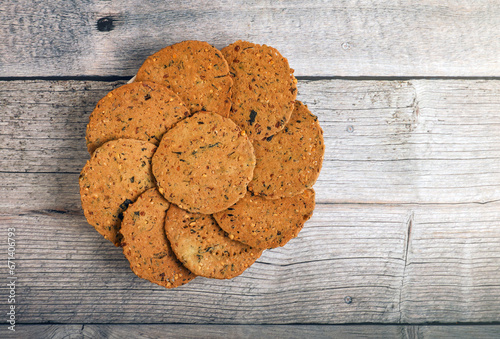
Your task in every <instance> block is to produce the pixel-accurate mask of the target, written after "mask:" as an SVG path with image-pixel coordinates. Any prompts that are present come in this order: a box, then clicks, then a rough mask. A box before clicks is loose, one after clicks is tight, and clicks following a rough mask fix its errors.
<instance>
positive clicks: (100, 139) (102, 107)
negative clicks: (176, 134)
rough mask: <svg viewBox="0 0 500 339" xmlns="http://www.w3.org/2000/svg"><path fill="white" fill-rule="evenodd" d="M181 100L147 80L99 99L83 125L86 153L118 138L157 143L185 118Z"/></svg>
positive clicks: (117, 89) (121, 87) (164, 87)
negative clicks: (87, 120) (85, 132)
mask: <svg viewBox="0 0 500 339" xmlns="http://www.w3.org/2000/svg"><path fill="white" fill-rule="evenodd" d="M189 115H190V113H189V110H188V109H187V107H186V106H185V105H184V103H183V102H182V101H181V99H180V98H179V97H178V96H177V95H176V94H175V93H174V92H172V91H171V90H169V89H168V88H167V87H166V86H163V85H160V84H156V83H154V82H151V81H144V82H133V83H130V84H126V85H123V86H120V87H118V88H116V89H114V90H113V91H111V92H109V93H108V94H107V95H106V96H105V97H104V98H102V99H101V100H99V102H98V103H97V105H96V107H95V109H94V111H93V112H92V114H91V115H90V118H89V123H88V125H87V135H86V140H87V148H88V151H89V153H90V154H92V152H94V150H95V149H96V148H98V147H99V146H101V145H103V144H104V143H105V142H107V141H110V140H115V139H120V138H128V139H136V140H144V141H149V142H151V143H153V144H155V145H158V144H159V143H160V140H161V137H162V136H163V134H164V133H165V132H166V131H167V130H168V129H169V128H170V127H172V125H174V124H175V123H176V122H177V121H179V120H181V119H184V118H185V117H187V116H189Z"/></svg>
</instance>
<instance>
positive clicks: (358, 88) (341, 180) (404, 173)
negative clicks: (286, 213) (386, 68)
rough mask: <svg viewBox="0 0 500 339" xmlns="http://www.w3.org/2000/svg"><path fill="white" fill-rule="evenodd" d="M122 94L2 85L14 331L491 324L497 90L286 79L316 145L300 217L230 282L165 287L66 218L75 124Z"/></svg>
mask: <svg viewBox="0 0 500 339" xmlns="http://www.w3.org/2000/svg"><path fill="white" fill-rule="evenodd" d="M122 83H124V82H104V81H102V82H101V81H40V80H37V81H3V82H0V102H1V104H2V108H3V111H2V121H1V124H2V127H1V133H0V145H2V146H1V149H0V154H1V156H0V179H1V181H0V182H1V184H0V218H1V219H0V222H1V224H2V225H4V227H3V228H2V232H3V233H2V234H3V236H4V239H5V237H6V227H15V228H16V232H17V234H16V244H17V247H16V255H17V257H16V264H17V268H16V269H17V270H18V272H19V275H20V277H22V279H19V281H18V285H17V293H18V295H19V300H20V301H19V304H18V316H19V321H20V322H22V323H33V324H36V323H47V322H57V323H68V324H82V323H125V324H126V323H135V324H137V323H188V324H296V323H302V324H344V323H365V322H375V323H403V324H405V323H424V322H443V323H455V322H490V321H500V316H499V315H500V270H499V267H500V227H498V226H499V224H500V189H499V186H500V147H499V146H500V133H499V132H498V125H499V123H500V116H499V115H498V112H499V111H500V81H498V80H488V81H485V80H439V81H438V80H410V81H359V80H355V81H346V80H319V81H300V82H299V99H302V100H303V101H304V102H305V103H307V104H308V105H309V107H310V109H311V110H312V111H313V112H314V113H315V114H317V115H318V117H319V120H320V124H321V126H322V127H323V129H324V131H325V144H326V146H327V147H326V154H325V162H324V168H323V170H322V173H321V175H320V178H319V179H318V182H317V184H316V186H315V188H316V191H317V208H316V210H315V213H314V216H313V218H312V219H311V220H310V221H309V222H307V223H306V226H305V228H304V230H303V231H302V232H301V233H300V235H299V237H298V238H297V239H294V240H292V241H291V242H290V243H289V244H287V245H286V246H285V247H283V248H279V249H274V250H269V251H266V252H265V253H264V254H263V256H262V257H261V258H260V259H259V260H258V261H257V262H256V263H255V264H254V265H253V266H252V267H251V268H249V269H248V270H247V271H246V272H244V274H243V275H241V276H240V277H237V278H235V279H232V280H228V281H217V280H209V279H204V278H196V279H195V280H194V281H192V282H191V283H189V284H187V285H185V286H183V287H181V288H178V289H175V290H166V289H164V288H161V287H158V286H156V285H153V284H151V283H149V282H147V281H144V280H141V279H139V278H137V277H136V276H134V274H133V273H132V272H131V271H130V269H129V268H128V263H127V261H126V260H125V258H124V257H123V254H122V253H121V251H120V249H118V248H115V247H114V246H112V245H111V243H109V242H107V241H105V240H103V239H102V237H101V236H100V235H99V234H97V232H96V231H95V230H94V229H93V228H92V227H91V226H89V225H88V224H87V223H86V221H85V218H84V216H83V213H82V211H81V208H80V202H79V194H78V174H79V171H80V169H81V168H82V166H83V165H84V163H85V161H86V160H87V159H88V155H87V153H86V151H85V142H84V132H85V125H86V122H87V120H88V115H89V114H90V112H91V111H92V109H93V107H94V105H95V103H96V102H97V100H98V99H99V98H101V97H102V96H104V95H105V94H106V93H107V92H108V91H109V90H111V89H112V88H115V87H116V86H119V85H120V84H122ZM0 251H2V252H3V253H5V252H6V243H5V242H3V241H2V242H0ZM6 279H7V272H6V270H2V271H0V281H6ZM6 293H7V288H6V286H5V285H3V284H2V285H0V295H6ZM346 297H350V298H351V299H352V302H351V303H347V302H346ZM1 302H2V303H5V301H4V300H2V301H1ZM110 328H112V330H109V329H108V328H107V327H105V326H104V327H96V328H95V331H105V332H104V333H107V332H106V331H114V332H110V333H115V332H116V333H121V331H127V327H123V329H121V328H117V327H110ZM90 329H92V327H90ZM90 329H89V330H90ZM48 330H51V331H52V329H48ZM495 330H496V329H495ZM284 331H292V330H288V329H287V330H284ZM382 331H386V330H382ZM391 331H392V330H391ZM397 331H399V329H398V330H397ZM405 331H406V329H405ZM429 331H431V330H429ZM478 331H481V330H480V329H478ZM141 333H142V332H141ZM287 333H291V332H287ZM381 333H382V334H383V333H385V332H381ZM398 333H399V332H398ZM429 333H432V331H431V332H429ZM440 333H444V332H440ZM464 333H465V332H464ZM478 333H479V332H478ZM481 333H483V332H481ZM382 334H381V336H382ZM396 334H397V333H396ZM318 335H319V334H318ZM110 336H111V335H110ZM243 336H245V332H244V333H243ZM429 337H432V336H431V335H430V336H429Z"/></svg>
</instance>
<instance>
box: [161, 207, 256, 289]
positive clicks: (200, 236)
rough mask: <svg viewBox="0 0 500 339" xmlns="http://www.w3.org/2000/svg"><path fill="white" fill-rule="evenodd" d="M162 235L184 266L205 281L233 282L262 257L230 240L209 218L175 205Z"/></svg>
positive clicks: (171, 209) (166, 220) (170, 209)
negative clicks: (226, 280)
mask: <svg viewBox="0 0 500 339" xmlns="http://www.w3.org/2000/svg"><path fill="white" fill-rule="evenodd" d="M165 233H166V234H167V238H168V240H169V241H170V244H171V246H172V249H173V251H174V252H175V254H176V255H177V258H178V259H179V260H180V261H181V262H182V263H183V264H184V266H186V267H187V268H188V269H189V270H190V271H191V272H193V273H194V274H196V275H200V276H203V277H207V278H215V279H231V278H234V277H236V276H238V275H240V274H241V273H243V271H245V270H246V269H247V268H248V267H250V265H251V264H253V263H254V262H255V260H256V259H257V258H259V257H260V255H261V254H262V250H258V249H255V248H252V247H249V246H247V245H244V244H242V243H240V242H238V241H235V240H232V239H230V238H229V237H228V236H227V234H226V233H225V232H224V231H223V230H222V229H221V228H220V227H219V226H218V225H217V223H216V222H215V220H214V219H213V218H212V216H210V215H206V214H199V213H189V212H187V211H184V210H182V209H180V208H178V207H177V206H175V205H171V207H170V208H169V210H168V211H167V218H166V219H165Z"/></svg>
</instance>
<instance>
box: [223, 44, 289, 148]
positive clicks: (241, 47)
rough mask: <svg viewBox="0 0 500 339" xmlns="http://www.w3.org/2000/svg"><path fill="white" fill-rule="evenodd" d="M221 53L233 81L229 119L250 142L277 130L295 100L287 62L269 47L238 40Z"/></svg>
mask: <svg viewBox="0 0 500 339" xmlns="http://www.w3.org/2000/svg"><path fill="white" fill-rule="evenodd" d="M221 52H222V54H223V55H224V57H225V58H226V60H227V62H228V64H229V69H230V72H231V76H232V77H233V81H234V84H233V89H232V96H231V101H232V106H231V113H230V115H229V117H230V118H231V119H232V120H234V122H236V124H237V125H238V126H240V127H241V128H242V129H244V130H245V131H246V132H247V133H248V137H249V138H250V139H251V140H262V139H264V138H267V137H269V136H271V135H274V134H276V133H277V132H279V131H281V130H282V129H283V128H284V127H285V124H286V123H287V121H288V120H289V119H290V115H291V114H292V110H293V103H294V100H295V98H296V97H297V86H296V84H297V80H296V79H295V77H294V76H293V69H291V68H290V66H289V65H288V60H287V59H286V58H284V57H283V56H282V55H281V54H280V53H279V52H278V50H276V49H275V48H273V47H269V46H266V45H257V44H254V43H251V42H246V41H241V40H240V41H236V42H235V43H233V44H231V45H229V46H227V47H224V48H223V49H222V50H221Z"/></svg>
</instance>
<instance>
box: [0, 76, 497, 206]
mask: <svg viewBox="0 0 500 339" xmlns="http://www.w3.org/2000/svg"><path fill="white" fill-rule="evenodd" d="M120 84H123V82H113V83H107V82H97V81H87V82H77V81H64V82H57V81H55V82H54V81H31V82H16V81H9V82H0V100H1V102H2V104H3V106H4V107H5V112H6V113H5V115H4V119H3V121H2V124H3V125H4V126H5V128H4V129H3V130H4V132H2V133H1V134H0V144H1V145H2V146H1V148H2V150H1V152H2V156H3V157H1V158H0V169H1V170H2V171H4V172H37V173H39V172H47V173H53V172H68V173H69V172H70V173H79V172H80V170H81V168H82V167H83V165H84V164H85V161H86V160H87V159H88V158H89V156H88V154H87V152H86V150H85V140H84V135H85V127H86V123H87V122H88V116H89V114H90V112H91V111H92V110H93V108H94V106H95V104H96V102H97V101H98V100H99V98H101V97H102V96H104V95H105V94H106V93H107V92H108V91H109V90H111V89H112V88H115V87H116V86H119V85H120ZM298 86H299V96H298V98H299V99H301V100H303V101H304V102H305V103H306V104H308V106H309V108H310V109H311V111H312V112H313V113H314V114H316V115H318V117H319V120H320V123H321V126H322V127H323V129H324V135H325V143H326V144H327V146H328V147H327V148H326V154H325V162H324V165H323V171H322V173H321V175H320V177H319V179H318V183H317V185H316V191H317V199H318V200H319V201H320V202H328V203H345V202H352V203H471V202H477V203H485V202H489V201H496V200H499V199H500V133H498V126H499V124H500V116H499V115H498V112H499V111H500V81H481V80H470V81H467V80H441V81H432V80H412V81H344V80H321V81H300V82H299V85H298ZM49 178H50V177H49ZM47 180H54V179H47Z"/></svg>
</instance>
